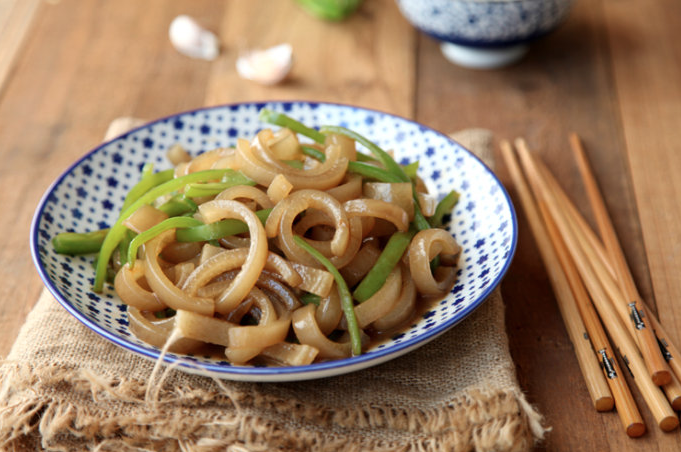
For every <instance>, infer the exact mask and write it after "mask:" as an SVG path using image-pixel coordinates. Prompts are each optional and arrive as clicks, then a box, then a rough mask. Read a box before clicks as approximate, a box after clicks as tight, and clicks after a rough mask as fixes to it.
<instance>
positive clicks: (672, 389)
mask: <svg viewBox="0 0 681 452" xmlns="http://www.w3.org/2000/svg"><path fill="white" fill-rule="evenodd" d="M535 164H536V165H537V167H538V169H539V170H540V173H541V176H542V178H543V179H544V181H545V182H546V183H547V184H548V186H549V187H550V190H551V191H552V193H553V195H554V196H555V197H556V200H557V201H558V204H559V206H560V208H561V209H562V210H563V211H564V212H566V214H567V215H568V217H569V218H570V220H571V221H573V222H574V224H575V225H576V227H577V229H578V230H579V231H580V234H582V236H581V237H583V238H584V239H585V240H586V242H587V243H588V246H589V253H591V252H593V254H589V256H590V258H593V262H594V264H595V265H600V266H601V267H602V269H603V271H604V272H606V273H608V274H609V275H610V277H611V278H610V279H607V278H606V281H605V285H607V287H606V286H604V287H605V288H606V292H609V293H610V294H611V295H610V296H611V297H612V296H614V297H623V296H624V295H623V294H622V293H621V291H617V287H616V283H615V274H614V270H613V269H612V266H611V265H610V262H609V257H608V254H607V252H606V251H605V248H604V247H603V244H602V243H600V241H599V239H598V238H597V237H596V234H595V233H594V232H593V231H592V230H591V228H590V227H589V226H588V224H587V222H586V220H585V219H584V217H582V216H581V214H580V213H579V211H578V210H577V208H576V207H575V206H574V204H572V202H571V201H570V199H569V198H568V196H567V194H566V193H565V192H564V191H563V190H562V189H561V188H560V186H559V185H558V183H557V182H556V180H555V179H554V178H553V176H552V175H551V173H550V172H549V171H548V170H547V169H546V168H545V167H544V166H543V165H542V164H541V162H540V161H538V160H536V159H535ZM622 306H623V305H622V304H615V308H617V307H622ZM621 311H622V312H620V317H622V316H624V319H623V321H622V323H623V324H624V325H626V326H629V327H630V328H629V330H630V333H631V334H632V337H633V331H631V329H632V328H631V322H629V321H628V319H627V318H626V315H627V310H626V309H621ZM649 319H650V320H651V322H652V324H653V327H655V325H658V327H659V329H660V331H663V330H662V326H661V325H659V322H658V321H657V319H656V318H655V317H654V316H650V317H649ZM656 331H658V330H656ZM660 340H661V339H658V341H660ZM665 343H666V344H668V345H669V348H670V349H671V350H673V351H675V350H676V347H674V346H673V344H672V343H671V342H667V341H666V340H665ZM667 353H669V355H670V356H671V353H670V352H667ZM676 356H678V355H676ZM670 362H672V361H670ZM673 362H674V363H678V360H676V361H673ZM662 389H663V390H664V392H665V394H666V396H667V400H669V402H670V403H671V406H672V408H673V409H674V410H675V411H679V410H681V383H680V382H679V379H678V377H677V376H676V375H674V372H673V373H672V379H671V382H670V383H667V384H666V385H663V386H662Z"/></svg>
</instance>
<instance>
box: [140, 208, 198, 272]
mask: <svg viewBox="0 0 681 452" xmlns="http://www.w3.org/2000/svg"><path fill="white" fill-rule="evenodd" d="M202 224H203V223H202V222H201V221H199V220H197V219H196V218H192V217H172V218H166V219H165V220H163V221H161V222H160V223H158V224H155V225H154V226H152V227H150V228H149V229H147V230H146V231H143V232H140V233H139V234H137V236H136V237H135V238H134V239H132V241H131V242H130V246H128V255H127V256H128V262H129V263H130V267H131V268H132V267H134V266H135V259H136V258H137V250H138V249H139V247H140V246H142V245H144V244H145V243H147V242H148V241H149V240H151V239H153V238H154V237H156V236H157V235H159V234H161V233H162V232H165V231H168V230H170V229H177V228H188V227H192V226H199V225H202Z"/></svg>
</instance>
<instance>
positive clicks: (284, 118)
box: [260, 108, 326, 144]
mask: <svg viewBox="0 0 681 452" xmlns="http://www.w3.org/2000/svg"><path fill="white" fill-rule="evenodd" d="M260 120H261V121H263V122H267V123H270V124H275V125H278V126H281V127H286V128H289V129H291V130H292V131H294V132H296V133H299V134H301V135H304V136H306V137H308V138H311V139H313V140H314V141H316V142H317V143H320V144H324V141H325V140H326V136H325V135H324V134H323V133H320V132H319V131H317V130H315V129H312V128H310V127H308V126H306V125H305V124H303V123H301V122H300V121H296V120H295V119H293V118H291V117H290V116H288V115H285V114H284V113H278V112H276V111H272V110H270V109H268V108H263V109H261V110H260Z"/></svg>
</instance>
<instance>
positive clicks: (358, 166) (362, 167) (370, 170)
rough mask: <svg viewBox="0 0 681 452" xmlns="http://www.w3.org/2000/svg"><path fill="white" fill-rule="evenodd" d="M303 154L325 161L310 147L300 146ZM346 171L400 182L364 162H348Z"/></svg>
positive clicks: (380, 169)
mask: <svg viewBox="0 0 681 452" xmlns="http://www.w3.org/2000/svg"><path fill="white" fill-rule="evenodd" d="M301 148H302V150H303V154H305V155H309V156H310V157H312V158H314V159H317V160H319V161H320V162H325V161H326V155H325V154H324V153H323V152H322V151H320V150H319V149H315V148H313V147H310V146H305V145H303V146H301ZM348 171H350V172H351V173H356V174H359V175H361V176H364V177H368V178H370V179H376V180H379V181H381V182H388V183H396V182H402V180H401V179H400V178H399V177H398V176H395V175H394V174H392V173H389V172H388V171H386V170H384V169H383V168H379V167H377V166H375V165H370V164H368V163H364V162H348Z"/></svg>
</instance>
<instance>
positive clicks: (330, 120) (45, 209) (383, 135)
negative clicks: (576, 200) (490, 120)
mask: <svg viewBox="0 0 681 452" xmlns="http://www.w3.org/2000/svg"><path fill="white" fill-rule="evenodd" d="M262 107H267V108H271V109H273V110H277V111H283V112H285V113H287V114H288V115H290V116H292V117H294V118H296V119H299V120H301V121H302V122H303V123H305V124H307V125H311V126H320V125H327V124H328V125H342V126H345V127H349V128H351V129H353V130H356V131H357V132H359V133H361V134H363V135H365V136H367V137H368V138H370V139H372V140H373V141H375V142H376V143H377V144H379V145H380V146H382V147H383V148H384V149H392V150H394V152H395V155H396V160H397V161H398V162H400V163H408V162H412V161H414V160H419V162H420V166H419V175H420V176H421V177H422V178H423V179H424V180H426V182H427V184H428V186H429V188H430V189H431V193H436V194H438V195H439V196H444V194H446V193H447V192H449V191H450V190H452V189H455V190H457V191H459V192H460V194H461V198H460V200H459V203H458V204H457V206H456V208H455V209H454V211H453V212H452V215H451V221H450V222H449V223H448V225H447V229H448V230H449V231H450V232H451V233H452V235H454V237H455V238H456V239H457V241H458V242H459V243H460V244H461V246H462V247H463V252H462V255H461V259H460V270H459V276H458V281H457V283H456V285H455V286H454V288H453V289H452V291H451V293H450V294H449V295H448V296H447V297H446V298H444V299H443V300H442V301H440V302H439V303H437V304H435V305H434V306H433V307H432V308H431V309H430V310H428V311H427V312H425V313H424V314H423V315H422V316H421V317H420V318H419V319H417V320H416V321H415V322H414V323H413V324H412V325H411V326H409V327H408V328H406V329H405V330H404V332H402V333H400V334H398V335H395V336H394V337H392V338H391V339H390V340H388V341H387V342H384V343H382V344H379V345H376V346H374V347H373V348H371V349H370V350H368V351H367V352H366V353H365V354H362V355H360V356H356V357H352V358H348V359H342V360H338V361H328V362H322V363H315V364H311V365H308V366H297V367H248V366H233V365H231V364H230V363H228V362H227V361H226V360H217V359H213V358H210V357H206V356H192V355H176V354H173V353H170V354H168V355H166V356H165V357H164V360H165V361H166V362H168V363H173V362H178V364H179V368H180V369H183V370H185V371H187V372H193V373H201V374H211V375H216V376H219V377H221V378H227V379H232V380H244V381H292V380H305V379H312V378H320V377H328V376H332V375H340V374H343V373H347V372H352V371H356V370H359V369H363V368H366V367H369V366H373V365H376V364H379V363H382V362H385V361H387V360H390V359H393V358H395V357H397V356H400V355H403V354H405V353H407V352H409V351H411V350H413V349H415V348H417V347H420V346H422V345H424V344H425V343H427V342H428V341H430V340H432V339H434V338H435V337H437V336H438V335H440V334H442V333H444V332H445V331H446V330H448V329H449V328H451V327H453V326H454V325H456V324H457V323H458V322H460V321H461V320H462V319H464V318H465V317H466V316H467V315H469V314H470V313H471V312H472V311H473V310H474V309H475V308H477V307H478V306H480V304H481V303H482V302H483V301H484V300H485V298H486V297H487V296H488V295H489V294H490V292H491V291H492V290H493V289H494V288H495V287H496V286H497V285H498V284H499V282H500V281H501V279H502V277H503V275H504V273H505V272H506V270H507V269H508V266H509V264H510V262H511V259H512V257H513V253H514V251H515V246H516V239H517V233H516V229H517V225H516V218H515V212H514V210H513V206H512V204H511V202H510V200H509V197H508V195H507V193H506V191H505V190H504V188H503V187H502V185H501V184H500V183H499V181H498V180H497V178H496V177H495V176H494V174H493V173H492V172H491V171H490V170H489V169H488V168H487V167H486V166H485V165H484V164H483V163H482V162H481V161H480V160H478V159H477V158H476V157H475V156H473V155H472V154H471V153H470V152H469V151H467V150H466V149H464V148H463V147H462V146H461V145H459V144H458V143H456V142H454V141H452V140H451V139H449V138H448V137H446V136H445V135H443V134H441V133H439V132H436V131H434V130H432V129H429V128H427V127H425V126H423V125H421V124H418V123H415V122H413V121H409V120H407V119H404V118H400V117H397V116H393V115H390V114H386V113H382V112H379V111H374V110H368V109H364V108H358V107H352V106H347V105H339V104H327V103H313V102H268V103H243V104H234V105H225V106H218V107H212V108H205V109H199V110H194V111H190V112H186V113H180V114H177V115H174V116H169V117H167V118H163V119H159V120H157V121H154V122H152V123H149V124H147V125H144V126H142V127H139V128H137V129H134V130H132V131H131V132H128V133H126V134H124V135H121V136H119V137H118V138H115V139H114V140H111V141H109V142H107V143H104V144H102V145H101V146H99V147H97V148H95V149H94V150H92V151H90V152H89V153H88V154H86V155H85V156H84V157H83V158H81V159H80V160H78V161H77V162H76V163H75V164H73V166H71V167H70V168H69V169H68V170H66V172H64V174H63V175H62V176H60V177H59V178H58V179H57V180H56V181H55V182H54V183H53V184H52V186H51V187H50V188H49V189H48V190H47V192H46V193H45V195H44V197H43V199H42V201H41V202H40V205H39V206H38V208H37V210H36V214H35V217H34V220H33V224H32V230H31V252H32V254H33V259H34V261H35V264H36V267H37V269H38V272H39V273H40V276H41V278H42V279H43V281H44V283H45V285H46V286H47V288H48V289H49V290H50V292H52V294H53V295H54V296H55V297H56V299H57V300H58V301H59V303H61V304H62V305H63V306H64V308H66V309H67V310H68V311H69V312H70V313H71V314H73V315H74V316H75V317H76V318H77V319H78V320H80V321H81V322H82V323H83V324H85V325H86V326H87V327H88V328H90V329H92V330H93V331H95V332H96V333H98V334H100V335H101V336H103V337H104V338H106V339H107V340H110V341H112V342H113V343H115V344H117V345H119V346H121V347H124V348H126V349H128V350H130V351H131V352H133V353H136V354H139V355H141V356H144V357H147V358H150V359H158V357H159V350H158V349H157V348H155V347H153V346H150V345H148V344H145V343H144V342H142V341H140V340H138V339H137V338H135V336H134V335H133V334H132V333H131V332H130V331H129V330H128V321H127V315H126V307H125V305H123V304H122V303H121V301H120V299H119V298H118V297H117V295H116V294H115V292H114V290H113V287H111V286H106V287H105V289H104V291H103V293H94V292H92V291H91V290H90V288H91V285H92V283H93V278H94V269H93V264H92V261H93V257H92V256H79V257H71V256H64V255H59V254H57V253H55V251H54V249H53V247H52V244H51V239H52V237H54V236H55V235H56V234H57V233H59V232H63V231H89V230H94V229H101V228H105V227H108V226H110V225H111V224H113V223H114V222H115V221H116V218H117V215H118V211H119V208H120V205H121V203H122V201H123V198H124V197H125V194H126V193H127V191H128V190H129V189H130V188H131V187H132V186H133V185H134V184H135V183H136V182H137V180H138V179H139V174H140V168H141V167H142V165H144V164H145V163H148V162H153V163H154V165H155V169H156V170H161V169H165V168H168V167H170V164H169V163H168V162H167V161H166V158H165V152H166V149H167V148H168V147H170V146H171V145H173V144H175V143H180V144H181V145H182V146H184V147H185V148H186V149H188V150H189V151H190V152H191V153H194V154H196V153H198V152H200V151H203V150H209V149H213V148H215V147H218V146H232V145H234V144H235V143H236V139H237V138H238V137H246V138H251V137H253V136H254V135H255V133H256V132H257V131H258V130H259V129H261V128H263V127H269V126H268V125H265V124H262V123H261V122H260V121H259V120H258V111H259V110H260V108H262Z"/></svg>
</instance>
